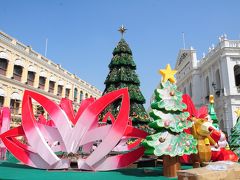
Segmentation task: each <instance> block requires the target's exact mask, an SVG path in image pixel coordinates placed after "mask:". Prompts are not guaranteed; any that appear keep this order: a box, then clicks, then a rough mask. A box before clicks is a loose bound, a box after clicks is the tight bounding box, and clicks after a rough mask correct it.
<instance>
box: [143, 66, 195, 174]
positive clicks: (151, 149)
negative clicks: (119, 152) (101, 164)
mask: <svg viewBox="0 0 240 180" xmlns="http://www.w3.org/2000/svg"><path fill="white" fill-rule="evenodd" d="M160 73H161V74H162V75H163V80H162V82H161V84H160V88H159V89H156V90H155V99H154V101H153V102H152V104H151V108H152V110H151V111H150V113H149V114H150V116H151V118H152V120H153V121H152V122H150V123H149V127H151V128H153V129H154V130H155V133H154V134H152V135H149V136H147V137H146V139H145V140H144V141H143V142H142V144H143V146H144V147H145V149H146V150H145V154H147V155H156V156H162V155H164V156H163V159H164V161H163V168H164V170H163V173H164V175H165V176H168V177H172V176H176V172H174V173H173V172H169V171H168V169H171V168H170V167H171V166H172V165H169V162H173V160H171V158H174V159H175V164H174V165H175V167H176V168H177V167H178V166H177V165H176V164H179V163H178V158H177V157H178V156H182V155H184V154H188V155H189V154H193V153H197V147H196V145H197V141H196V140H195V139H194V137H193V136H192V135H190V134H186V133H185V132H184V131H183V130H184V129H187V128H190V127H192V122H191V121H188V120H187V118H188V117H189V113H188V112H183V110H184V109H186V104H184V103H183V102H182V95H183V94H182V93H181V92H179V91H177V87H176V85H175V84H174V82H175V79H174V74H175V73H176V71H174V70H171V67H170V65H167V67H166V69H165V70H160ZM168 161H169V162H168ZM176 168H172V169H176ZM176 170H177V169H176Z"/></svg>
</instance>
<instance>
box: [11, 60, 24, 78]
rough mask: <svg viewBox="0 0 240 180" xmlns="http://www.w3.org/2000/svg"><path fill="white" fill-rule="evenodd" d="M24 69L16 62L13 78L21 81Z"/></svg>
mask: <svg viewBox="0 0 240 180" xmlns="http://www.w3.org/2000/svg"><path fill="white" fill-rule="evenodd" d="M22 71H23V67H22V66H20V65H16V64H15V65H14V69H13V79H16V80H17V81H21V79H22Z"/></svg>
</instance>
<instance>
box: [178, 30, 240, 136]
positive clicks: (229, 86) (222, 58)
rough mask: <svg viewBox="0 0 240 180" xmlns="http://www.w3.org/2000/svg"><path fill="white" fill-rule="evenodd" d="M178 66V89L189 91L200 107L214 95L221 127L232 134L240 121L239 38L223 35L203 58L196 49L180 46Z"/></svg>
mask: <svg viewBox="0 0 240 180" xmlns="http://www.w3.org/2000/svg"><path fill="white" fill-rule="evenodd" d="M175 69H176V70H177V74H176V80H177V86H178V88H179V90H181V91H182V92H184V93H187V94H189V95H190V96H191V97H192V99H193V101H194V103H195V105H196V107H197V108H199V107H200V106H203V105H207V104H208V102H209V95H211V94H212V95H214V97H215V111H216V113H217V117H218V120H219V124H220V127H221V129H222V130H224V131H225V132H227V133H228V134H229V133H230V131H231V128H232V127H233V126H234V125H235V123H236V120H237V117H236V114H235V113H234V111H235V110H236V109H237V108H238V107H240V40H228V39H227V38H226V35H224V36H221V37H220V38H219V43H218V44H217V46H216V47H214V46H212V47H211V48H209V52H208V53H207V54H206V55H203V58H202V59H200V60H198V59H197V54H196V50H195V49H193V48H190V49H181V50H180V51H179V54H178V57H177V62H176V66H175Z"/></svg>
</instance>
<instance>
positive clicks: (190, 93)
mask: <svg viewBox="0 0 240 180" xmlns="http://www.w3.org/2000/svg"><path fill="white" fill-rule="evenodd" d="M189 95H190V97H192V83H190V84H189Z"/></svg>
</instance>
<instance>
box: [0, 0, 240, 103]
mask: <svg viewBox="0 0 240 180" xmlns="http://www.w3.org/2000/svg"><path fill="white" fill-rule="evenodd" d="M239 7H240V1H238V0H229V1H226V0H225V1H224V0H218V1H217V0H212V1H209V0H201V1H200V0H199V1H192V0H175V1H174V0H120V1H116V0H115V1H114V0H111V1H110V0H86V1H80V0H75V1H74V0H39V1H36V0H35V1H32V0H7V1H2V2H1V11H0V29H1V30H2V31H4V32H5V33H7V34H9V35H11V36H13V37H14V38H16V39H17V40H19V41H21V42H22V43H24V44H26V45H30V46H32V48H33V49H34V50H35V51H37V52H39V53H41V54H43V55H44V51H45V41H46V38H48V51H47V57H48V58H49V59H51V60H52V61H54V62H55V63H58V64H61V65H62V67H64V68H65V69H67V70H68V71H70V72H72V73H74V74H77V75H78V76H79V77H80V78H81V79H83V80H85V81H87V82H89V83H91V84H93V85H94V86H96V87H97V88H99V89H100V90H104V88H105V85H104V81H105V79H106V76H107V74H108V73H109V69H108V64H109V63H110V61H111V57H112V51H113V49H114V47H115V46H116V45H117V43H118V41H119V40H120V37H121V36H120V33H119V32H118V31H117V29H118V28H119V27H120V26H121V24H124V25H125V26H126V28H127V29H128V31H127V33H126V35H125V39H126V41H127V42H128V44H129V46H130V48H131V49H132V51H133V58H134V61H135V63H136V64H137V74H138V75H139V78H140V81H141V90H142V92H143V94H144V96H145V98H146V100H147V103H146V107H148V106H149V99H150V97H151V95H152V93H153V91H154V89H155V88H156V86H157V84H158V83H159V81H160V79H161V76H160V75H159V74H158V70H159V69H162V68H165V66H166V64H167V63H170V64H171V66H172V67H174V66H175V61H176V57H177V54H178V51H179V49H181V48H183V42H182V32H184V34H185V41H186V48H190V46H193V47H194V48H195V49H196V50H197V55H198V58H201V57H202V53H203V52H207V51H208V47H209V46H211V45H212V44H213V43H214V44H216V43H217V42H218V37H219V36H220V35H221V34H224V33H226V34H227V35H228V38H229V39H240V23H239V22H240V13H239Z"/></svg>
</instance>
